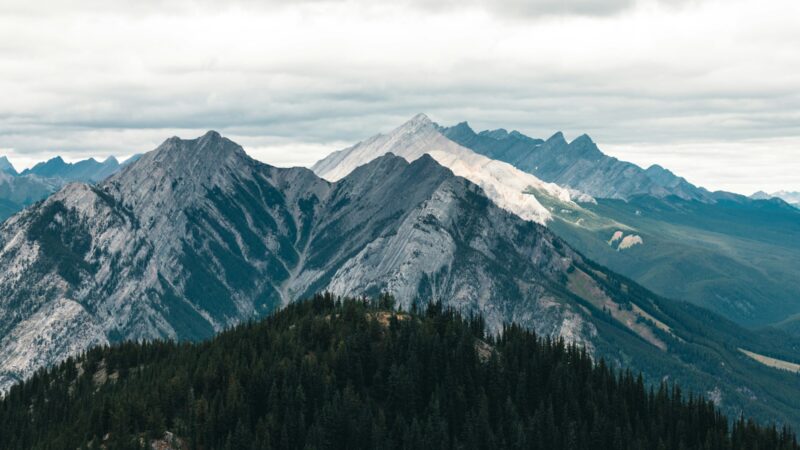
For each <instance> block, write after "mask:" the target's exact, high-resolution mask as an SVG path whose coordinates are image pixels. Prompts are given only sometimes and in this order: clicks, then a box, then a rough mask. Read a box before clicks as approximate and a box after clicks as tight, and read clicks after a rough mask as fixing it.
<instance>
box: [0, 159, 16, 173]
mask: <svg viewBox="0 0 800 450" xmlns="http://www.w3.org/2000/svg"><path fill="white" fill-rule="evenodd" d="M0 172H4V173H8V174H11V175H15V176H16V175H17V169H15V168H14V165H13V164H11V161H9V160H8V157H6V156H0Z"/></svg>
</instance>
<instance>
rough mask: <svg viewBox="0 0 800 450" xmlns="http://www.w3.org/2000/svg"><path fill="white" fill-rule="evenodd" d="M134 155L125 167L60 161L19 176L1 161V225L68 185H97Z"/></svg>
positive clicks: (107, 162)
mask: <svg viewBox="0 0 800 450" xmlns="http://www.w3.org/2000/svg"><path fill="white" fill-rule="evenodd" d="M139 156H140V155H134V156H132V157H130V158H128V159H127V160H125V161H124V162H123V163H120V162H119V161H118V160H117V159H116V158H114V157H113V156H112V157H109V158H107V159H106V160H105V161H103V162H99V161H96V160H95V159H93V158H90V159H86V160H83V161H78V162H75V163H68V162H65V161H64V160H63V159H62V158H61V157H58V156H57V157H55V158H52V159H50V160H48V161H46V162H41V163H38V164H36V165H34V166H33V167H32V168H30V169H25V170H23V171H22V172H21V173H18V172H17V170H16V169H15V168H14V166H13V165H12V164H11V162H10V161H9V160H8V158H7V157H5V156H3V157H0V221H3V220H5V219H6V218H8V217H10V216H11V215H12V214H14V213H16V212H18V211H21V210H22V209H23V208H25V207H26V206H28V205H30V204H32V203H34V202H37V201H39V200H41V199H43V198H45V197H47V196H48V195H50V194H52V193H53V192H55V191H56V190H58V189H59V188H61V187H62V186H64V185H66V184H67V183H69V182H73V181H81V182H86V183H96V182H98V181H101V180H103V179H105V178H107V177H108V176H110V175H112V174H114V173H116V172H117V171H119V170H120V169H121V168H123V167H125V166H126V165H128V164H131V163H132V162H134V161H136V159H138V157H139Z"/></svg>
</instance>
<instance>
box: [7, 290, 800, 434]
mask: <svg viewBox="0 0 800 450" xmlns="http://www.w3.org/2000/svg"><path fill="white" fill-rule="evenodd" d="M393 306H394V305H393V301H392V299H391V298H390V297H383V298H381V299H379V300H377V301H374V302H371V303H367V302H363V301H355V300H344V301H339V300H335V299H334V298H333V297H331V296H316V297H314V298H313V299H311V300H308V301H305V302H299V303H296V304H293V305H290V306H288V307H287V308H286V309H284V310H282V311H280V312H278V313H276V314H275V315H273V316H271V317H269V318H268V319H266V320H263V321H261V322H257V323H249V324H246V325H242V326H239V327H237V328H235V329H233V330H231V331H227V332H224V333H222V334H221V335H219V336H217V337H216V338H214V339H213V340H211V341H208V342H205V343H199V344H178V343H174V342H152V343H125V344H121V345H116V346H113V347H99V348H94V349H92V350H90V351H89V352H88V353H87V354H85V355H84V356H82V357H79V358H76V359H69V360H68V361H66V362H64V363H62V364H60V365H59V366H58V367H56V368H54V369H50V370H43V371H40V372H39V373H37V374H36V375H35V376H34V377H33V378H31V379H30V380H29V381H26V382H24V383H22V384H20V385H17V386H15V387H14V388H12V389H11V391H10V392H9V394H8V395H7V397H6V398H5V399H4V400H3V401H2V402H0V423H2V424H3V433H0V447H2V448H4V449H17V448H19V449H39V448H42V449H44V448H59V449H61V448H114V449H125V448H197V449H203V448H206V449H209V448H219V449H223V448H225V449H228V448H231V449H251V448H252V449H256V448H258V449H261V448H287V449H288V448H296V449H308V448H318V449H322V448H348V449H357V448H365V449H367V448H369V449H382V448H387V449H389V448H414V449H428V448H430V449H442V448H465V449H466V448H485V449H500V448H538V449H547V450H556V449H562V448H563V449H575V448H591V449H606V448H607V449H661V448H665V449H666V448H670V449H671V448H676V449H677V448H680V449H745V448H747V449H755V448H759V449H794V448H798V446H797V444H796V442H795V437H794V436H793V435H792V434H791V433H790V432H789V431H787V430H785V429H784V430H781V431H778V430H776V429H775V428H773V427H770V428H764V427H760V426H756V425H755V424H753V423H751V422H746V421H744V420H741V419H739V420H736V421H734V422H732V423H731V422H730V421H729V419H728V418H727V417H725V416H723V415H722V414H721V413H720V412H719V411H718V410H717V409H716V408H715V407H714V405H713V403H711V402H709V401H706V400H704V399H702V398H698V397H693V396H692V395H686V394H685V393H681V390H680V389H679V388H678V387H672V388H668V387H666V386H663V385H662V387H661V388H659V389H655V390H654V389H649V390H648V389H646V388H645V384H644V382H643V380H642V377H641V376H639V377H637V376H634V375H632V374H631V373H630V372H626V373H617V372H615V371H614V370H612V369H610V368H609V366H607V365H606V364H605V363H603V362H602V361H600V362H599V363H598V364H596V365H595V364H593V362H592V359H591V358H590V357H589V355H588V354H587V353H586V352H585V351H584V350H582V349H579V348H578V347H575V346H567V345H565V344H564V343H563V341H561V340H551V339H542V338H539V337H537V336H536V335H535V334H534V333H533V332H531V331H527V330H523V329H522V328H519V327H517V326H512V327H510V328H505V329H504V330H503V333H502V334H501V335H500V336H499V337H492V336H491V335H487V333H485V332H484V324H483V322H482V320H481V319H465V318H463V317H462V316H460V315H458V314H456V313H454V312H451V311H448V310H443V309H442V307H441V306H439V304H431V306H429V307H428V308H427V309H426V310H425V311H424V312H419V313H418V312H416V310H415V309H414V310H412V312H402V311H398V310H396V309H394V308H393Z"/></svg>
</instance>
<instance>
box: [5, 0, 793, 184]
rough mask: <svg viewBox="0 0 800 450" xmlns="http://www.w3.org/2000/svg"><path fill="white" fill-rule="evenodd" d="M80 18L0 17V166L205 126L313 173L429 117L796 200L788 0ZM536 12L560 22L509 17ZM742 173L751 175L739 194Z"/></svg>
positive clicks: (312, 6)
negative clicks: (346, 151)
mask: <svg viewBox="0 0 800 450" xmlns="http://www.w3.org/2000/svg"><path fill="white" fill-rule="evenodd" d="M72 3H73V4H72V5H68V6H71V7H72V9H69V10H67V9H64V10H63V11H59V9H58V8H67V7H64V6H57V7H55V8H56V11H55V13H54V12H52V11H51V13H50V14H41V15H36V14H33V12H35V10H32V9H31V8H32V7H30V6H25V5H27V4H23V3H19V4H18V5H14V3H13V2H8V3H7V2H4V5H3V6H2V7H0V11H4V14H2V15H0V92H4V93H5V94H4V99H3V102H0V149H6V150H5V151H3V150H0V154H2V153H9V154H10V156H11V158H12V160H18V161H23V162H26V161H33V160H36V159H42V158H45V157H48V156H52V155H54V154H56V153H60V154H64V155H66V156H67V157H72V158H78V157H86V156H89V155H97V156H99V157H104V156H107V155H109V154H117V155H126V154H131V153H134V152H140V151H145V150H149V149H152V148H154V147H155V146H156V145H158V144H159V143H160V142H161V141H162V140H163V139H165V138H166V137H168V136H171V135H174V134H178V135H183V136H192V135H195V134H199V133H201V132H202V131H203V130H206V129H212V128H213V129H217V130H219V131H221V132H223V133H225V134H227V135H230V136H232V137H234V138H236V139H237V140H239V141H240V142H241V143H242V144H243V145H245V146H246V148H248V149H252V150H253V152H255V153H256V154H257V156H258V157H260V158H261V159H264V160H266V161H267V162H272V163H275V164H307V163H311V162H313V161H314V160H315V159H317V158H319V157H322V156H324V154H325V152H327V151H329V150H334V149H337V148H339V147H341V146H343V145H346V144H347V143H349V142H353V141H356V140H359V139H363V138H365V137H368V136H370V135H372V134H374V133H376V132H379V131H386V130H388V129H391V128H392V127H394V126H396V125H398V124H399V123H401V122H402V121H404V120H406V119H407V118H408V117H411V116H412V115H413V114H415V113H417V112H421V111H424V112H427V113H428V114H429V115H430V116H431V117H432V118H434V119H435V120H437V121H439V122H441V123H443V124H450V123H455V122H459V121H462V120H469V121H470V122H471V123H473V125H474V126H475V127H476V128H496V127H504V128H515V129H519V130H520V131H523V132H525V133H527V134H530V135H533V136H540V137H547V136H549V135H551V134H552V133H553V132H555V131H556V130H563V131H564V132H565V133H566V134H567V136H577V135H579V134H581V133H584V132H587V133H589V134H590V135H592V136H593V138H594V139H595V141H597V142H598V143H599V144H600V146H601V148H603V149H605V150H607V151H609V152H611V153H612V154H615V155H617V156H620V157H625V158H628V159H631V160H633V161H635V162H640V163H642V164H647V163H651V162H661V163H662V164H663V165H665V166H667V167H671V168H673V169H675V170H676V172H678V173H681V174H684V175H687V177H688V178H689V179H690V180H692V181H695V182H698V183H700V184H703V185H706V186H708V187H711V188H726V189H736V190H738V191H740V192H748V191H750V190H756V189H758V188H762V187H763V188H765V189H767V188H769V189H767V190H775V189H773V187H772V184H773V183H775V182H777V181H776V180H780V182H781V183H783V184H781V186H777V187H779V188H787V189H800V179H798V178H796V177H795V178H794V179H793V175H792V174H791V173H789V168H791V167H793V166H791V164H790V163H789V162H790V161H794V160H797V159H800V158H798V156H800V155H798V148H797V147H796V146H794V143H795V142H796V139H797V138H798V137H800V80H798V78H797V77H796V76H795V74H796V73H798V71H800V58H798V56H797V54H796V48H798V46H800V32H798V31H797V29H796V26H795V24H794V23H793V22H794V21H793V20H792V19H791V17H793V15H792V14H790V12H791V11H793V10H798V7H797V6H796V5H795V4H794V2H792V1H791V0H773V1H771V2H766V4H765V3H764V2H755V1H749V0H734V1H733V2H729V3H725V4H721V3H719V4H717V3H713V2H703V3H695V2H674V3H673V2H651V3H646V4H644V3H641V2H639V3H636V4H629V2H627V1H624V0H623V1H616V0H612V1H609V2H588V1H587V2H577V3H576V2H572V3H569V2H568V3H563V4H562V3H560V2H555V1H553V2H551V1H546V2H534V3H533V4H532V5H533V6H532V8H533V9H530V10H526V11H522V10H519V11H517V10H518V9H519V8H522V7H523V6H522V5H524V4H528V3H523V2H517V1H512V2H493V3H492V5H498V6H489V3H488V2H487V3H482V2H481V0H474V1H473V2H472V3H470V2H469V1H467V2H460V3H459V5H461V7H460V8H456V7H455V6H453V5H454V4H453V3H450V2H448V1H447V0H442V1H440V2H434V4H435V6H433V7H432V6H424V7H423V6H420V5H419V4H415V3H414V4H406V5H405V6H402V5H401V6H397V5H396V4H392V5H387V4H380V3H378V4H376V3H372V4H373V6H370V7H367V6H364V5H362V4H359V2H358V1H356V2H344V3H343V2H302V5H301V6H298V7H293V6H288V5H286V4H281V5H278V6H274V5H273V6H270V5H269V4H267V6H264V5H263V4H261V5H260V6H258V8H255V7H253V8H250V7H249V5H248V4H247V3H246V2H244V3H243V2H238V3H236V4H235V5H236V6H235V7H233V8H226V9H224V10H221V11H215V10H214V9H213V5H214V4H212V3H211V2H208V3H205V2H201V3H197V2H183V3H180V2H179V3H177V6H176V4H172V3H171V6H170V9H166V10H160V11H159V12H158V13H157V14H156V13H155V12H154V6H153V5H154V3H148V2H136V4H137V5H138V6H136V7H133V8H132V12H126V13H123V12H122V9H117V8H120V7H118V6H113V7H112V6H108V5H110V4H115V5H118V3H116V2H86V1H82V2H72ZM268 3H269V2H268ZM589 3H592V4H598V3H599V4H601V5H603V7H602V8H600V9H598V10H596V11H594V12H592V11H590V9H585V8H584V7H586V8H588V6H586V5H588V4H589ZM9 5H10V6H9ZM104 5H105V6H104ZM148 5H149V6H148ZM198 5H200V6H198ZM375 5H377V6H375ZM559 5H560V6H559ZM582 5H583V6H582ZM3 8H6V9H5V10H3ZM26 8H27V9H26ZM93 8H96V9H93ZM237 8H238V9H237ZM431 8H434V9H433V10H431ZM491 8H500V9H503V11H505V12H504V13H502V14H499V13H498V11H494V10H492V9H491ZM536 8H540V9H538V10H537V9H536ZM559 8H561V9H559ZM565 8H566V9H565ZM581 8H584V9H581ZM11 10H13V11H11ZM489 10H491V11H490V12H489V13H488V14H487V11H489ZM778 10H780V11H782V12H783V14H775V12H776V11H778ZM87 11H88V12H87ZM190 11H193V12H190ZM514 11H517V12H514ZM537 11H538V12H537ZM5 12H8V14H5ZM797 12H798V13H800V11H797ZM12 13H13V14H12ZM537 14H544V15H550V16H551V17H549V18H539V19H537V20H534V21H528V22H525V21H521V20H519V18H516V17H513V16H515V15H516V16H523V17H524V16H527V15H531V16H535V15H537ZM555 16H558V17H555ZM743 24H746V26H745V25H743ZM678 29H680V30H681V32H680V33H677V32H676V30H678ZM746 143H750V144H752V145H743V144H746ZM756 144H757V145H756ZM692 148H694V149H696V151H695V153H692V150H691V149H692ZM675 149H680V151H678V150H675ZM756 149H757V150H756ZM748 152H755V153H757V154H764V153H769V152H771V153H772V155H770V157H769V158H766V157H764V158H760V159H759V158H756V159H754V158H753V155H751V154H748ZM720 155H723V156H724V160H722V159H720ZM737 155H738V157H737ZM676 156H680V158H677V157H676ZM737 164H738V165H739V166H741V167H744V164H747V165H749V167H758V171H753V172H757V173H751V174H749V176H748V177H746V178H747V180H745V181H742V179H741V178H742V177H741V175H740V172H741V171H740V170H739V169H738V168H737V167H739V166H737ZM726 167H727V169H726ZM682 170H686V171H688V172H685V173H684V172H682ZM794 173H797V172H794ZM730 174H737V175H736V176H732V175H730ZM734 181H735V182H734ZM767 184H770V186H766V185H767Z"/></svg>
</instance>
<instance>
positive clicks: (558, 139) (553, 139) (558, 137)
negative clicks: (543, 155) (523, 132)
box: [545, 131, 567, 144]
mask: <svg viewBox="0 0 800 450" xmlns="http://www.w3.org/2000/svg"><path fill="white" fill-rule="evenodd" d="M545 142H546V143H548V144H566V143H567V140H566V139H564V133H562V132H560V131H556V133H555V134H554V135H552V136H550V137H549V138H547V141H545Z"/></svg>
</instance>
